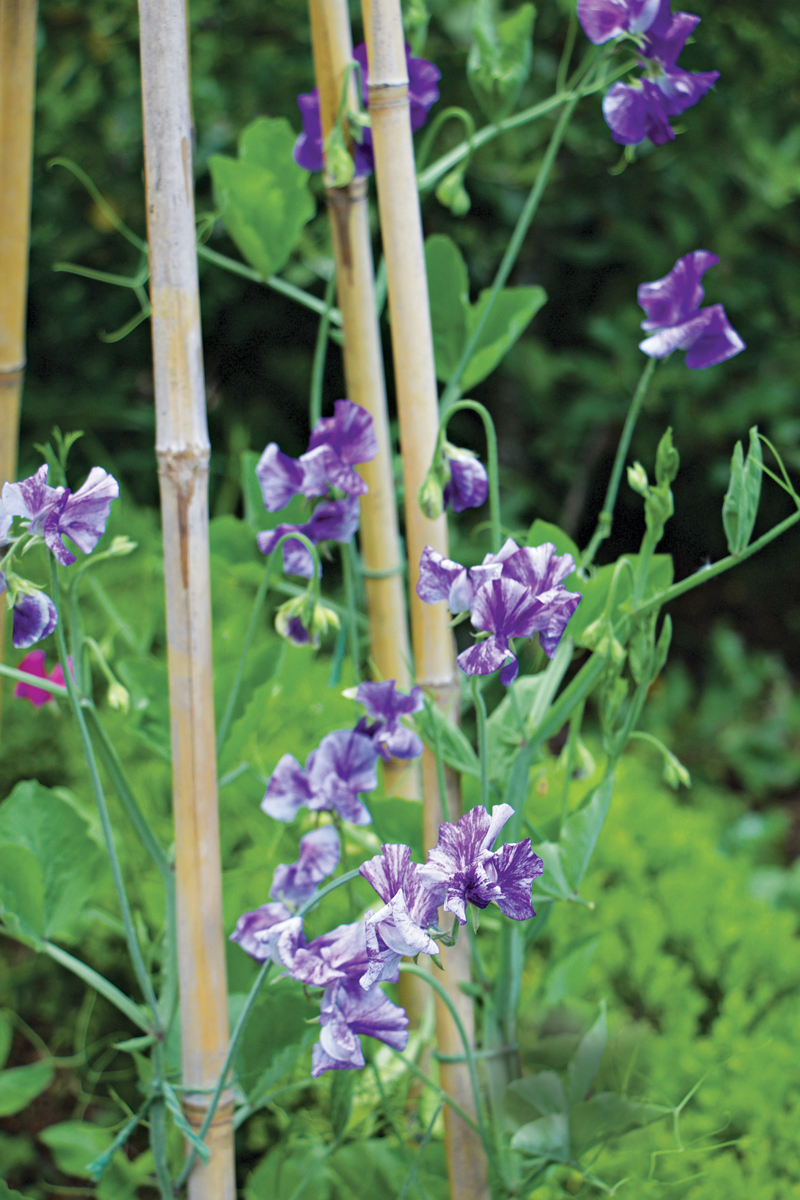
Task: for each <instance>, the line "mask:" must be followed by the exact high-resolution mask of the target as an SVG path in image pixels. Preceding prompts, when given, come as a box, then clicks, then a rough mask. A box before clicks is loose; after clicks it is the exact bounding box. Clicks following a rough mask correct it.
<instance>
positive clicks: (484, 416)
mask: <svg viewBox="0 0 800 1200" xmlns="http://www.w3.org/2000/svg"><path fill="white" fill-rule="evenodd" d="M462 409H469V410H470V412H476V413H477V414H478V416H479V417H480V418H481V420H482V421H483V428H484V431H485V434H486V473H487V475H488V476H489V517H490V521H491V537H492V550H493V552H494V553H495V554H497V552H498V551H499V550H500V547H501V545H502V541H503V534H502V525H501V522H500V464H499V459H498V453H497V432H496V430H495V427H494V421H493V420H492V418H491V416H490V414H489V410H488V409H487V408H486V407H485V406H484V405H483V404H480V403H479V402H478V401H477V400H455V401H454V402H453V403H452V404H450V405H449V406H448V408H447V411H446V412H444V413H443V414H442V418H441V421H440V423H439V440H438V442H437V450H438V447H439V444H440V443H441V442H442V441H443V440H444V438H445V436H446V433H447V424H448V422H449V420H450V418H451V417H452V416H453V415H454V414H455V413H457V412H460V411H461V410H462Z"/></svg>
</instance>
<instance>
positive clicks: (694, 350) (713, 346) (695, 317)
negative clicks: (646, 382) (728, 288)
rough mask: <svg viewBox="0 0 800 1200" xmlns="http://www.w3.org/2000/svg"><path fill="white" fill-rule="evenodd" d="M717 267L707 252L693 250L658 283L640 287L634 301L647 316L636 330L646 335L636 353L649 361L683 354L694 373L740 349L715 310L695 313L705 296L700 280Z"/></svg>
mask: <svg viewBox="0 0 800 1200" xmlns="http://www.w3.org/2000/svg"><path fill="white" fill-rule="evenodd" d="M718 262H719V259H718V258H717V256H716V254H711V253H710V251H708V250H693V251H692V253H691V254H685V255H684V256H683V258H679V259H678V261H677V262H676V263H675V266H674V267H673V268H672V270H671V271H670V273H669V275H665V276H664V278H663V279H657V280H656V281H655V282H654V283H642V284H640V286H639V291H638V293H637V298H638V300H639V304H640V305H641V306H642V308H643V309H644V311H645V312H646V313H647V320H646V321H642V329H644V330H645V332H646V333H650V334H651V336H650V337H648V338H645V340H644V341H643V342H640V343H639V349H640V350H643V351H644V353H645V354H649V355H650V357H651V358H666V356H667V355H668V354H671V353H672V351H673V350H686V352H687V353H686V365H687V367H693V368H695V369H698V368H702V367H713V366H715V365H716V364H717V363H721V362H724V361H725V359H727V358H733V356H734V355H735V354H738V353H739V352H740V351H741V350H744V349H745V344H744V342H743V341H742V339H741V338H740V337H739V335H738V333H737V332H736V330H735V329H734V328H733V327H732V325H731V323H730V322H729V320H728V318H727V316H726V315H725V309H724V308H723V307H722V305H721V304H712V305H710V306H709V307H708V308H700V301H701V300H702V299H703V296H704V295H705V292H704V291H703V287H702V285H701V283H700V280H701V279H702V278H703V275H704V274H705V273H706V271H707V270H708V268H709V267H715V266H716V265H717V263H718Z"/></svg>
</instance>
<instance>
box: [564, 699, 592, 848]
mask: <svg viewBox="0 0 800 1200" xmlns="http://www.w3.org/2000/svg"><path fill="white" fill-rule="evenodd" d="M585 705H586V701H585V700H581V701H579V702H578V704H576V705H575V708H574V709H573V710H572V716H571V717H570V719H569V736H568V738H567V753H566V761H565V763H564V790H563V792H562V793H561V828H560V829H559V832H558V836H559V837H561V829H563V827H564V822H565V821H566V819H567V808H568V804H569V785H570V780H571V776H572V769H573V767H574V766H575V747H576V746H577V744H578V738H579V737H580V736H581V724H582V723H583V710H584V707H585Z"/></svg>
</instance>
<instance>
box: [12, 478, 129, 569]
mask: <svg viewBox="0 0 800 1200" xmlns="http://www.w3.org/2000/svg"><path fill="white" fill-rule="evenodd" d="M47 472H48V467H47V464H45V465H44V466H41V467H40V468H39V470H38V471H37V472H36V474H35V475H31V476H30V478H28V479H23V480H22V481H21V482H20V483H5V484H3V504H4V505H5V509H6V512H8V513H11V514H12V516H15V517H24V518H26V519H27V520H28V522H29V525H28V531H29V532H30V533H34V534H40V535H41V536H42V537H43V538H44V541H45V545H46V546H47V548H48V550H50V552H51V553H52V555H53V557H54V558H55V559H57V560H58V562H60V563H61V564H62V566H65V567H68V566H70V565H71V564H72V563H74V562H75V555H74V554H72V552H71V551H69V550H67V548H66V546H65V545H64V542H63V541H62V538H63V536H64V535H65V534H66V536H67V537H70V538H72V540H73V542H74V543H75V545H76V546H77V547H78V548H79V549H80V550H82V551H83V553H84V554H91V552H92V550H94V548H95V546H96V545H97V543H98V541H99V540H100V538H101V537H102V536H103V534H104V533H105V529H106V522H107V521H108V514H109V512H110V511H111V501H112V500H115V499H116V498H117V496H119V484H118V483H117V481H116V479H114V477H113V475H109V474H108V472H107V471H104V470H103V468H102V467H92V469H91V471H90V472H89V475H88V478H87V480H86V482H85V483H84V485H83V487H81V488H79V489H78V491H77V492H75V493H72V492H70V489H69V488H65V487H57V488H51V487H48V486H47Z"/></svg>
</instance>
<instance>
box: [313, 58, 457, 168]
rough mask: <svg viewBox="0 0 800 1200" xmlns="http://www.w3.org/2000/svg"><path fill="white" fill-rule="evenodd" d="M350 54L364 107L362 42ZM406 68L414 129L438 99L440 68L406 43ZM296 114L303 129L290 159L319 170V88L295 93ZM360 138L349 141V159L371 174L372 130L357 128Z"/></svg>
mask: <svg viewBox="0 0 800 1200" xmlns="http://www.w3.org/2000/svg"><path fill="white" fill-rule="evenodd" d="M353 58H354V59H355V60H356V62H357V63H358V64H359V65H360V67H361V80H362V91H361V100H362V103H363V105H364V107H365V108H368V107H369V92H368V88H367V81H368V78H369V68H368V66H367V47H366V45H365V44H364V42H361V44H360V45H358V46H356V47H355V49H354V50H353ZM406 69H407V71H408V100H409V106H410V117H411V131H412V133H416V131H417V130H418V129H420V128H421V126H423V125H424V124H425V122H426V121H427V119H428V112H429V110H430V109H431V107H432V106H433V105H434V104H435V103H436V101H437V100H438V99H439V90H438V88H437V87H436V84H437V83H438V82H439V80H440V79H441V77H442V75H441V71H440V70H439V69H438V67H436V66H434V64H433V63H430V62H427V61H426V60H425V59H424V58H413V57H412V56H411V47H410V46H409V45H406ZM297 105H298V107H299V109H300V116H301V117H302V119H303V132H302V133H301V134H300V136H299V138H298V139H297V141H296V142H295V146H294V161H295V162H296V163H297V165H298V166H300V167H303V168H304V169H305V170H306V171H322V170H323V169H324V167H325V155H324V150H323V143H322V125H321V122H320V115H319V92H318V91H317V89H316V88H315V89H314V91H313V92H306V93H304V94H303V95H300V96H298V97H297ZM361 133H362V140H361V142H357V141H355V140H354V141H353V147H352V152H353V162H354V164H355V170H356V174H357V175H371V174H372V171H373V170H374V167H375V160H374V157H373V153H372V130H371V129H370V128H369V127H365V128H363V129H362V131H361Z"/></svg>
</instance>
